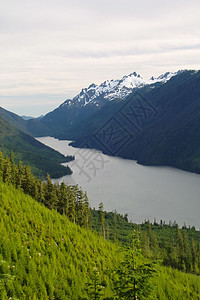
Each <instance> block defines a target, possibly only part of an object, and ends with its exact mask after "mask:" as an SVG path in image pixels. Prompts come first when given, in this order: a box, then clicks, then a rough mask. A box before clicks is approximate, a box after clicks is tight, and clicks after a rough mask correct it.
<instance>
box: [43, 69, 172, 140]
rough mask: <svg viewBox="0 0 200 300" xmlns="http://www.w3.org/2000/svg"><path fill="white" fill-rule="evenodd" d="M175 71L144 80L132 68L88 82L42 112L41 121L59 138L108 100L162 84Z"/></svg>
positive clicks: (122, 97) (123, 97)
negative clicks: (118, 77)
mask: <svg viewBox="0 0 200 300" xmlns="http://www.w3.org/2000/svg"><path fill="white" fill-rule="evenodd" d="M175 75H176V73H169V72H168V73H166V74H164V75H161V76H159V77H158V78H153V77H152V78H151V79H150V80H144V79H142V77H141V76H140V75H138V74H137V73H135V72H133V73H131V74H130V75H128V76H124V77H123V78H122V79H121V80H106V81H105V82H103V83H102V84H100V85H95V84H94V83H93V84H91V85H90V86H89V87H88V88H84V89H82V91H81V92H80V93H79V94H78V95H77V96H76V97H74V98H73V99H68V100H66V101H65V102H64V103H62V104H61V105H60V106H59V107H58V108H57V109H55V110H54V111H52V112H50V113H48V114H47V115H45V116H44V117H43V118H42V119H41V122H42V123H43V124H45V125H46V126H47V127H49V128H50V129H51V130H52V132H53V134H54V136H56V137H59V138H62V137H63V136H65V135H66V132H67V131H68V130H69V129H70V128H71V127H72V126H73V125H75V124H77V123H78V122H80V121H82V120H85V119H86V118H87V117H89V116H91V115H92V113H94V112H96V111H98V110H99V109H100V108H101V107H102V106H104V105H105V104H106V103H108V102H109V101H112V100H114V99H116V98H119V99H125V98H126V97H127V96H128V95H129V94H130V93H131V92H132V91H133V90H134V89H135V88H142V87H144V86H151V88H154V87H156V86H159V85H162V84H163V83H165V82H167V81H168V80H169V79H170V78H171V77H173V76H175Z"/></svg>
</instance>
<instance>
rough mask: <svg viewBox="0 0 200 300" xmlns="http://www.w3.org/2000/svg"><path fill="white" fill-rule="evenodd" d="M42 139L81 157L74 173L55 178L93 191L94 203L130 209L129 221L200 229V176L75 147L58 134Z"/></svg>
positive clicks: (64, 152)
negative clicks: (168, 223)
mask: <svg viewBox="0 0 200 300" xmlns="http://www.w3.org/2000/svg"><path fill="white" fill-rule="evenodd" d="M38 140H39V141H40V142H42V143H44V144H45V145H47V146H49V147H51V148H53V149H55V150H57V151H59V152H61V153H62V154H64V155H67V154H68V155H75V156H76V160H75V161H74V162H70V163H68V165H69V166H70V167H71V169H72V170H73V175H70V176H64V177H62V178H60V179H56V180H55V181H54V182H59V183H61V182H62V181H64V182H65V183H68V184H78V185H79V186H80V187H82V189H83V190H84V191H85V190H86V191H87V193H88V197H89V201H90V205H91V207H95V208H98V205H99V203H100V202H103V203H104V208H105V210H107V211H114V210H116V211H117V212H119V213H121V214H125V213H128V217H129V220H132V221H133V222H136V223H139V222H142V221H144V220H145V219H147V220H148V219H149V220H150V221H151V222H153V220H154V218H156V220H157V221H160V220H161V219H162V220H165V221H166V222H168V221H169V220H171V221H172V222H173V221H174V220H176V222H177V223H178V224H179V225H181V226H182V225H183V224H184V222H185V223H186V225H191V226H193V225H195V227H196V228H197V229H199V228H200V218H199V214H200V175H197V174H193V173H190V172H185V171H181V170H178V169H175V168H169V167H146V166H141V165H138V164H137V163H136V162H135V161H133V160H126V159H122V158H118V157H111V156H107V155H104V154H102V153H101V152H99V151H96V150H89V149H87V150H85V149H79V148H73V147H71V146H69V141H59V140H57V139H55V138H52V137H42V138H38ZM83 166H84V167H83Z"/></svg>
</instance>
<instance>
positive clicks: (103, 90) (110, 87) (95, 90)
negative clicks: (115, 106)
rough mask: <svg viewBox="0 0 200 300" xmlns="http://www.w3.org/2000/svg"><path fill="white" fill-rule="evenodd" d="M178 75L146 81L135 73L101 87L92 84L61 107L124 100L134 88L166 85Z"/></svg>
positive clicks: (107, 82)
mask: <svg viewBox="0 0 200 300" xmlns="http://www.w3.org/2000/svg"><path fill="white" fill-rule="evenodd" d="M177 74H178V72H175V73H171V72H167V73H165V74H162V75H160V76H159V77H157V78H154V77H151V78H150V79H149V80H145V79H143V78H142V77H141V76H140V75H138V74H137V73H136V72H133V73H131V74H129V75H126V76H123V77H122V79H120V80H113V79H112V80H106V81H104V82H103V83H101V84H100V85H96V84H95V83H92V84H91V85H90V86H89V87H88V88H84V89H82V91H81V92H80V93H79V94H78V95H77V96H76V97H74V98H73V99H72V100H71V99H68V100H66V101H65V102H64V103H63V104H61V107H63V106H66V105H67V106H69V107H70V106H71V107H72V106H73V107H74V106H76V107H80V106H86V105H88V104H93V105H96V106H99V104H100V103H101V102H102V99H104V102H105V101H111V100H114V99H116V98H120V99H124V98H126V97H127V96H128V95H129V94H130V93H132V91H133V89H134V88H142V87H144V86H145V85H152V87H153V85H154V84H156V83H163V84H164V83H166V82H167V81H168V80H170V79H171V78H172V77H173V76H175V75H177Z"/></svg>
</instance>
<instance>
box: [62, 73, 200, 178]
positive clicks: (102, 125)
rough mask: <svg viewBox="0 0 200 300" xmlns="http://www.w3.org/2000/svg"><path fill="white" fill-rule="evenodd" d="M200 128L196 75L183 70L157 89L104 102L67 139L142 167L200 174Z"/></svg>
mask: <svg viewBox="0 0 200 300" xmlns="http://www.w3.org/2000/svg"><path fill="white" fill-rule="evenodd" d="M199 127H200V71H198V72H195V71H184V72H181V73H179V74H178V75H176V76H174V77H172V78H171V79H170V80H169V81H168V82H167V83H165V84H163V85H161V86H158V87H157V88H153V89H151V88H149V87H144V88H141V89H140V90H138V91H134V92H133V94H131V95H130V96H128V97H127V98H126V99H125V100H124V101H119V100H116V101H115V100H113V101H112V102H111V103H108V104H105V105H104V106H103V107H102V108H101V109H100V110H99V111H97V112H96V113H95V114H93V115H92V116H90V118H88V119H87V120H85V121H84V123H82V122H80V123H79V124H77V125H76V126H74V127H72V128H71V130H70V132H66V135H65V138H68V139H73V140H75V142H74V143H73V145H74V146H76V147H84V145H85V144H86V143H87V145H89V147H91V148H97V149H100V150H102V151H103V152H104V153H106V154H109V155H117V156H121V157H124V158H128V159H135V160H137V161H138V162H139V163H141V164H145V165H167V166H173V167H177V168H180V169H184V170H187V171H192V172H196V173H200V133H199ZM63 138H64V136H63Z"/></svg>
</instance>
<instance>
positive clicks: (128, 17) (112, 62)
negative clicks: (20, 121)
mask: <svg viewBox="0 0 200 300" xmlns="http://www.w3.org/2000/svg"><path fill="white" fill-rule="evenodd" d="M199 12H200V1H199V0H190V1H185V0H176V1H174V0H168V1H161V0H151V1H150V0H0V106H2V107H4V108H6V109H8V110H11V111H13V112H16V113H18V114H19V115H22V114H26V115H31V116H39V115H41V114H45V113H47V112H49V111H50V110H52V109H54V108H56V107H57V106H58V105H60V104H61V103H62V102H63V101H64V100H65V99H67V98H72V97H73V96H75V95H76V94H78V93H79V92H80V90H81V89H82V88H83V87H87V86H89V85H90V84H91V83H93V82H94V83H96V84H99V83H101V82H103V81H104V80H106V79H120V78H121V77H122V76H123V75H128V74H129V73H131V72H133V71H136V72H137V73H139V74H140V75H141V76H142V77H143V78H145V79H147V78H149V77H151V76H152V75H153V76H158V75H160V74H162V73H164V72H166V71H177V70H179V69H200V17H199Z"/></svg>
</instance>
